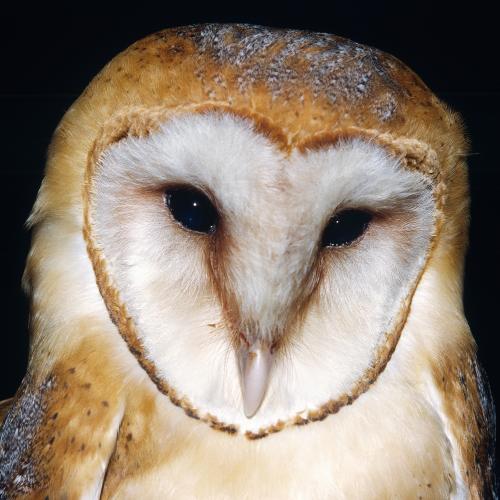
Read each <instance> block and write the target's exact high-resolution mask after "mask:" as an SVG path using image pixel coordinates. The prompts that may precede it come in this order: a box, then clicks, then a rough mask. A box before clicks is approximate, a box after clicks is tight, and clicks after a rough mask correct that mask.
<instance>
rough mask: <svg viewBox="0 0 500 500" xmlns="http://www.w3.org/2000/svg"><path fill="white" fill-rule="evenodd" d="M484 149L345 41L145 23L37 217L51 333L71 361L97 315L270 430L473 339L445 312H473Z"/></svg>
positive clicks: (80, 111) (113, 337)
mask: <svg viewBox="0 0 500 500" xmlns="http://www.w3.org/2000/svg"><path fill="white" fill-rule="evenodd" d="M465 151H466V144H465V140H464V138H463V133H462V128H461V125H460V121H459V119H458V118H457V116H456V115H455V114H454V113H452V112H450V111H449V110H448V109H447V108H446V107H445V106H444V105H443V104H442V103H441V102H440V101H439V100H438V99H437V98H436V97H435V96H434V95H433V94H432V93H431V92H430V91H429V89H428V88H427V87H426V86H425V85H424V84H423V83H422V82H421V80H420V79H419V78H418V77H417V76H416V75H415V74H414V73H413V72H412V71H410V70H409V69H408V68H406V67H405V66H404V65H403V64H402V63H401V62H400V61H398V60H397V59H395V58H394V57H391V56H389V55H387V54H384V53H382V52H380V51H378V50H375V49H372V48H368V47H365V46H362V45H359V44H357V43H354V42H351V41H348V40H346V39H343V38H340V37H336V36H333V35H328V34H315V33H308V32H301V31H293V30H278V29H268V28H262V27H250V26H244V25H202V26H188V27H184V28H177V29H170V30H166V31H162V32H160V33H157V34H155V35H152V36H150V37H148V38H146V39H144V40H141V41H139V42H137V43H135V44H134V45H132V46H131V47H130V48H128V49H127V50H126V51H125V52H123V53H121V54H120V55H118V56H117V57H116V58H115V59H113V60H112V61H111V62H110V63H109V64H108V65H107V66H106V67H105V68H104V69H103V70H102V71H101V73H100V74H99V75H98V76H97V77H96V78H95V79H94V80H93V81H92V83H91V84H90V85H89V86H88V87H87V89H86V90H85V92H84V93H83V95H82V96H81V97H80V98H79V99H78V100H77V101H76V103H75V104H74V105H73V106H72V107H71V108H70V109H69V110H68V112H67V113H66V115H65V117H64V119H63V120H62V122H61V124H60V125H59V127H58V129H57V131H56V133H55V136H54V140H53V143H52V146H51V149H50V152H49V160H48V166H47V171H46V177H45V180H44V182H43V185H42V187H41V190H40V193H39V196H38V199H37V202H36V205H35V208H34V211H33V214H32V216H31V218H30V224H31V225H32V226H34V227H35V228H36V230H35V235H34V242H33V248H32V251H31V254H30V258H29V262H28V268H27V272H26V278H25V284H26V287H27V288H29V289H30V290H31V293H32V297H33V307H34V311H35V313H34V318H33V322H34V325H35V332H34V340H33V346H34V347H33V349H45V350H46V352H47V359H49V360H50V359H53V360H55V359H57V358H58V356H60V354H61V353H62V352H63V351H64V350H67V349H68V348H69V347H68V346H76V345H78V343H81V342H82V341H84V340H85V339H84V338H81V336H72V335H70V334H68V331H70V329H68V328H67V325H69V324H74V323H79V324H82V323H85V324H88V325H89V327H88V331H89V336H90V335H92V339H94V340H93V341H95V342H97V344H96V345H95V349H96V350H98V349H99V342H101V340H99V339H101V337H102V342H107V343H111V344H113V343H116V344H117V345H118V344H120V345H121V344H123V342H125V343H126V345H127V346H128V349H129V351H130V352H127V356H129V357H130V358H131V359H132V360H133V361H134V363H135V360H136V361H137V362H138V363H139V365H140V367H141V370H142V371H141V373H143V374H144V376H145V377H148V378H149V379H150V380H151V381H152V382H153V383H154V384H155V385H156V388H157V390H158V391H160V392H162V393H163V394H164V395H165V396H166V397H168V398H170V400H171V402H172V403H174V404H175V405H177V406H179V407H180V408H181V409H182V410H183V411H184V412H185V413H186V414H187V415H188V416H189V417H193V418H196V419H199V420H200V421H202V422H205V423H207V424H208V425H210V426H212V427H214V428H216V429H219V430H225V431H228V432H230V433H236V432H241V433H245V434H246V435H247V437H250V438H256V437H263V436H265V435H267V434H269V433H273V432H277V431H280V430H281V429H283V428H285V427H287V426H292V425H302V424H306V423H309V422H313V421H317V420H322V419H324V418H325V417H327V416H328V415H331V414H334V413H336V412H338V411H339V410H341V409H342V408H343V407H345V406H346V405H350V404H355V402H356V400H357V399H358V398H359V397H362V395H363V394H364V393H366V392H367V391H369V390H370V389H371V387H372V386H374V385H375V384H380V383H390V382H391V380H395V379H398V380H410V379H411V378H412V377H415V376H416V374H417V373H418V372H419V370H420V368H419V367H421V366H423V364H424V361H423V360H424V359H425V358H426V356H428V355H430V354H429V353H432V352H438V351H439V352H441V351H445V350H446V348H447V345H448V344H449V343H450V342H453V339H452V338H451V336H450V337H449V336H447V335H446V332H445V331H444V330H443V329H442V328H440V327H439V325H438V324H437V323H438V321H436V318H437V316H436V314H437V313H435V312H433V311H435V310H436V309H439V310H440V311H452V315H453V317H454V318H456V321H457V323H460V322H463V321H464V320H463V315H462V313H461V274H462V260H463V253H464V247H465V241H466V238H465V231H466V225H467V223H466V221H467V188H466V172H465V168H464V163H463V157H464V153H465ZM110 320H111V321H112V325H111V322H110ZM108 324H109V325H111V327H109V326H106V327H105V328H104V327H103V332H105V333H96V330H99V329H100V327H98V326H96V325H108ZM79 331H81V330H79ZM90 332H92V333H90ZM104 337H105V340H104ZM95 339H97V340H95ZM134 358H135V360H134ZM112 362H113V360H112V359H109V363H112ZM48 364H50V362H48ZM383 376H384V377H385V381H384V382H381V380H380V379H381V377H383Z"/></svg>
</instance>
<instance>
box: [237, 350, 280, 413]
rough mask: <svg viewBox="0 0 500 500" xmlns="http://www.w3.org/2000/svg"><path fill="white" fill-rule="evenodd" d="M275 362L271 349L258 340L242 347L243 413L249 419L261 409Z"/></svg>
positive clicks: (239, 356)
mask: <svg viewBox="0 0 500 500" xmlns="http://www.w3.org/2000/svg"><path fill="white" fill-rule="evenodd" d="M272 362H273V354H272V352H271V347H270V346H268V345H267V344H266V343H264V342H262V341H260V340H257V341H256V342H254V343H253V344H252V345H242V347H241V348H240V349H239V352H238V363H239V367H240V382H241V392H242V395H243V411H244V412H245V416H246V417H247V418H251V417H253V416H254V415H255V414H256V413H257V410H258V409H259V407H260V405H261V403H262V400H263V399H264V396H265V395H266V389H267V386H268V385H269V373H270V371H271V365H272Z"/></svg>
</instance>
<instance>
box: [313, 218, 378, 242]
mask: <svg viewBox="0 0 500 500" xmlns="http://www.w3.org/2000/svg"><path fill="white" fill-rule="evenodd" d="M371 220H372V215H371V214H370V213H369V212H366V211H364V210H343V211H342V212H340V213H338V214H335V215H334V216H333V217H332V218H331V219H330V221H329V222H328V224H327V226H326V228H325V231H324V232H323V238H322V240H321V244H322V245H323V246H324V247H341V246H345V245H350V244H351V243H353V242H354V241H356V240H357V239H358V238H359V237H360V236H361V235H362V234H363V233H364V232H365V230H366V228H367V227H368V224H369V223H370V221H371Z"/></svg>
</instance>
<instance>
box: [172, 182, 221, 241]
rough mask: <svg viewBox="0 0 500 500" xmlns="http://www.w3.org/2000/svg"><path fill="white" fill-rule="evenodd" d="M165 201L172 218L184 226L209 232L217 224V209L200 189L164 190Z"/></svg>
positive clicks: (200, 231)
mask: <svg viewBox="0 0 500 500" xmlns="http://www.w3.org/2000/svg"><path fill="white" fill-rule="evenodd" d="M165 202H166V204H167V207H168V208H169V209H170V212H171V213H172V215H173V217H174V219H175V220H176V221H177V222H179V223H180V224H182V225H183V226H184V227H185V228H187V229H190V230H191V231H197V232H199V233H211V232H213V231H214V230H215V226H216V224H217V218H218V217H217V210H216V209H215V207H214V206H213V205H212V203H211V202H210V200H209V199H208V198H207V196H206V195H204V194H203V193H202V192H201V191H199V190H198V189H195V188H191V187H185V188H172V189H167V190H166V191H165Z"/></svg>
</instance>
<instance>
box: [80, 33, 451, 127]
mask: <svg viewBox="0 0 500 500" xmlns="http://www.w3.org/2000/svg"><path fill="white" fill-rule="evenodd" d="M110 83H112V84H113V85H112V86H111V88H110ZM101 85H104V86H105V90H104V89H101V88H100V86H101ZM93 90H94V89H92V91H91V92H89V95H93V94H101V93H104V94H105V96H106V99H109V100H112V101H113V102H114V105H116V104H119V102H120V101H123V99H124V97H123V95H124V94H125V95H126V100H127V101H128V102H131V101H135V102H141V103H142V104H144V105H151V104H153V103H154V104H158V102H159V101H162V102H163V103H164V104H165V105H168V106H175V105H178V104H185V103H193V104H200V103H202V102H208V101H211V102H217V103H226V104H229V105H231V106H234V107H242V106H243V107H248V108H251V109H253V110H255V111H257V112H260V113H262V114H265V115H267V116H270V117H272V119H273V120H274V121H275V122H276V123H280V125H281V126H282V128H283V129H286V130H287V131H288V132H289V133H291V134H294V135H308V134H311V133H316V132H320V131H324V130H325V129H326V128H330V127H333V126H336V127H338V126H339V125H341V126H346V125H357V126H362V127H365V128H385V129H391V128H392V129H394V128H400V127H404V126H405V123H406V121H407V118H408V116H409V112H411V116H412V121H413V120H417V121H419V120H425V121H429V119H431V118H432V117H434V118H438V117H440V116H441V115H442V114H443V110H442V109H441V106H440V104H439V102H438V101H437V99H436V98H435V97H434V96H433V95H432V93H431V92H429V90H428V89H427V88H426V87H425V85H424V84H423V83H422V82H421V81H420V80H419V78H418V77H417V76H416V75H415V74H414V73H413V72H411V71H410V70H409V69H408V68H407V67H406V66H405V65H403V64H402V63H401V62H400V61H398V60H397V59H396V58H394V57H392V56H390V55H388V54H385V53H383V52H381V51H379V50H377V49H374V48H371V47H367V46H364V45H361V44H358V43H355V42H352V41H350V40H347V39H344V38H341V37H337V36H334V35H330V34H325V33H312V32H305V31H298V30H282V29H275V28H267V27H261V26H247V25H239V24H236V25H219V24H207V25H199V26H187V27H182V28H176V29H169V30H165V31H162V32H159V33H157V34H155V35H152V36H150V37H148V38H145V39H144V40H141V41H139V42H137V43H136V44H134V45H132V46H131V47H130V48H129V49H128V50H127V51H126V52H124V53H123V54H122V55H120V56H118V57H117V58H116V59H115V60H114V61H112V63H111V64H110V65H109V66H108V67H107V68H106V69H105V71H104V72H103V74H102V75H101V76H100V77H99V78H98V79H97V81H96V85H95V90H96V91H98V92H94V91H93ZM115 94H116V95H115ZM409 107H411V111H410V109H409ZM436 125H438V124H437V123H436Z"/></svg>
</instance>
